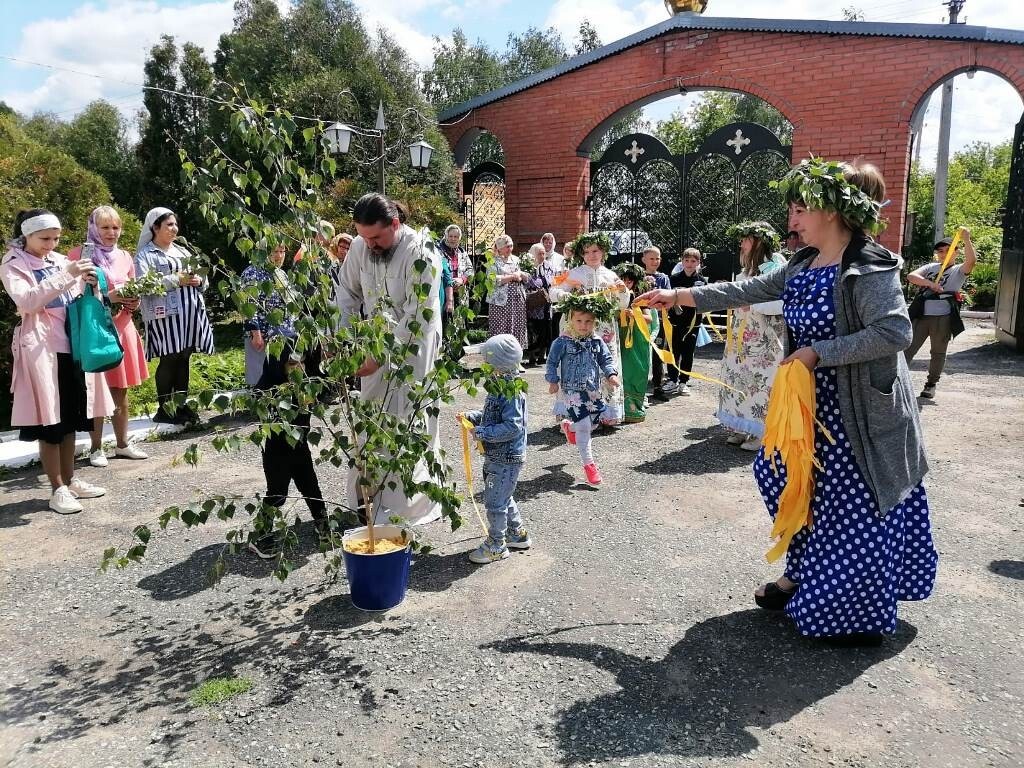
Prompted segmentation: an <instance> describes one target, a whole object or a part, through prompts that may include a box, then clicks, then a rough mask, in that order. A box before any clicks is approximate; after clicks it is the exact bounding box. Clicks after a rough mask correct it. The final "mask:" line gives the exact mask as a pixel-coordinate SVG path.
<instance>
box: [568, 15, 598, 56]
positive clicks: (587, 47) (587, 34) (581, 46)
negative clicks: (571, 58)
mask: <svg viewBox="0 0 1024 768" xmlns="http://www.w3.org/2000/svg"><path fill="white" fill-rule="evenodd" d="M602 45H604V43H602V42H601V37H600V35H598V34H597V30H596V29H594V25H593V24H591V23H590V19H584V20H583V21H581V22H580V28H579V29H578V30H577V31H576V42H575V43H573V52H574V53H575V55H576V56H579V55H580V54H583V53H589V52H590V51H594V50H597V49H598V48H600V47H601V46H602Z"/></svg>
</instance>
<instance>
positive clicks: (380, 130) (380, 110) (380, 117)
mask: <svg viewBox="0 0 1024 768" xmlns="http://www.w3.org/2000/svg"><path fill="white" fill-rule="evenodd" d="M957 1H958V0H954V2H957ZM373 127H374V129H375V130H376V131H377V134H378V135H379V136H380V166H379V170H380V185H379V186H380V193H381V194H382V195H383V194H386V191H385V189H384V177H385V173H386V171H387V157H386V155H387V149H386V148H385V146H384V131H385V130H386V128H387V126H386V125H385V124H384V102H383V101H381V102H378V103H377V122H376V124H375V125H374V126H373ZM943 200H945V193H943Z"/></svg>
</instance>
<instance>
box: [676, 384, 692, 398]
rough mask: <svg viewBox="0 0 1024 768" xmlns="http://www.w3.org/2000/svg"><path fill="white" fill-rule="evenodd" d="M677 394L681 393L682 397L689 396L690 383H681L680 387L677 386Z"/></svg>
mask: <svg viewBox="0 0 1024 768" xmlns="http://www.w3.org/2000/svg"><path fill="white" fill-rule="evenodd" d="M679 394H680V395H682V396H683V397H689V396H690V394H691V393H690V385H689V384H683V385H682V386H681V387H679Z"/></svg>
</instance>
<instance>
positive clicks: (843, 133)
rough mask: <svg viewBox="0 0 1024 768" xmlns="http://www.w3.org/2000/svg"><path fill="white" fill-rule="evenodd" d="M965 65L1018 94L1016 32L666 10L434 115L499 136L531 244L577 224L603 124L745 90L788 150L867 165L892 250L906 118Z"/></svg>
mask: <svg viewBox="0 0 1024 768" xmlns="http://www.w3.org/2000/svg"><path fill="white" fill-rule="evenodd" d="M970 69H978V70H984V71H990V72H994V73H995V74H998V75H1000V76H1002V77H1004V78H1005V79H1006V80H1007V81H1008V82H1010V83H1011V84H1012V85H1013V86H1014V87H1015V88H1016V89H1017V92H1018V93H1019V94H1021V95H1022V97H1024V32H1019V31H1012V30H994V29H989V28H985V27H967V26H952V25H925V24H877V23H865V22H821V21H785V20H758V19H715V18H706V17H701V16H697V17H693V16H676V17H674V18H672V19H669V20H668V21H666V22H663V23H662V24H658V25H656V26H654V27H651V28H650V29H646V30H643V31H642V32H638V33H636V34H635V35H632V36H630V37H628V38H625V39H623V40H620V41H618V42H616V43H612V44H610V45H607V46H605V47H604V48H601V49H598V50H596V51H591V52H590V53H587V54H584V55H582V56H578V57H576V58H574V59H571V60H569V61H567V62H565V63H563V64H562V65H560V66H558V67H555V68H553V69H551V70H546V71H544V72H539V73H537V74H535V75H532V76H531V77H529V78H526V79H525V80H522V81H519V82H518V83H513V84H511V85H508V86H505V87H504V88H501V89H499V90H497V91H493V92H491V93H488V94H483V95H482V96H479V97H477V98H475V99H472V100H471V101H468V102H466V103H464V104H460V105H457V106H455V107H452V108H450V109H448V110H445V111H444V112H443V113H442V114H441V115H440V118H441V122H442V129H443V130H444V132H445V135H446V136H447V138H448V141H449V143H450V144H451V145H452V146H453V147H455V146H458V145H459V144H460V140H462V139H463V137H464V136H465V134H466V132H467V130H474V129H476V130H479V129H481V128H482V129H484V130H487V131H489V132H491V133H494V134H495V135H497V136H500V137H501V141H502V148H503V150H504V153H505V168H506V185H507V187H506V189H507V192H506V194H507V197H506V228H507V229H508V232H509V234H510V235H512V237H513V238H514V239H515V240H516V241H517V242H533V240H535V239H537V238H539V237H540V235H541V234H542V233H543V232H546V231H553V232H554V233H555V236H556V237H557V238H558V239H559V240H560V241H562V240H565V239H567V238H569V237H572V236H574V235H576V234H577V233H578V232H580V231H582V230H584V229H585V228H586V225H587V219H586V212H585V211H584V210H583V203H584V201H585V199H586V195H587V191H588V188H589V177H588V173H589V169H588V159H587V155H588V154H589V149H590V146H589V145H591V144H592V143H593V139H594V137H595V136H596V135H598V132H599V131H600V129H601V127H602V126H603V125H607V124H609V122H610V121H611V120H612V119H613V118H614V117H616V116H618V115H621V114H623V113H624V112H625V111H628V110H629V109H630V108H635V106H636V105H642V104H644V103H651V102H652V101H655V100H657V99H658V98H662V97H664V96H665V95H669V94H671V93H673V92H678V89H679V88H680V87H682V88H686V89H690V90H698V89H709V88H710V89H719V90H732V91H741V92H744V93H750V94H753V95H755V96H758V97H759V98H762V99H764V100H765V101H767V102H769V103H770V104H772V105H773V106H775V107H776V108H777V109H779V111H781V112H782V113H783V114H784V115H785V116H786V117H787V119H789V120H790V122H792V124H793V157H794V158H799V157H803V156H806V155H808V154H810V153H813V154H818V155H824V156H825V157H830V158H837V159H843V158H850V157H858V156H859V157H863V158H864V159H866V160H868V161H869V162H873V163H875V164H876V165H878V167H879V168H880V169H881V170H882V172H883V174H884V175H885V178H886V182H887V185H888V195H889V198H890V199H891V201H892V203H891V205H890V206H889V207H888V208H887V215H888V217H889V220H890V225H889V228H888V230H886V232H885V233H884V234H883V236H882V241H883V242H884V243H885V244H886V245H887V246H889V247H890V248H893V249H894V250H898V249H899V244H900V243H901V242H902V238H903V222H904V218H905V213H906V184H907V175H908V170H909V165H910V121H911V118H912V117H913V114H914V112H915V110H916V109H917V107H918V105H919V103H920V102H921V101H922V100H923V99H924V97H925V96H926V95H927V94H928V93H930V92H931V90H932V89H933V88H934V87H935V86H936V85H937V84H938V83H941V82H942V81H944V80H946V79H947V78H948V77H949V76H951V75H953V74H957V73H958V72H965V71H968V70H970ZM526 115H531V116H539V117H540V119H525V118H524V116H526ZM463 144H464V142H463ZM581 155H582V156H581ZM531 238H532V239H531Z"/></svg>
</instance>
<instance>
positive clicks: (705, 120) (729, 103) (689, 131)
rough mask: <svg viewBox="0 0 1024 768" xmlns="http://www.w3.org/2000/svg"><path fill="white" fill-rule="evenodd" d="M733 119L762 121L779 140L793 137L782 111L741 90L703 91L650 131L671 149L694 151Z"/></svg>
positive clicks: (788, 140)
mask: <svg viewBox="0 0 1024 768" xmlns="http://www.w3.org/2000/svg"><path fill="white" fill-rule="evenodd" d="M734 122H751V123H757V124H759V125H763V126H764V127H765V128H767V129H768V130H770V131H771V132H772V133H774V134H775V135H776V136H778V137H779V140H780V141H781V142H782V143H783V144H789V143H791V142H792V140H793V125H792V123H790V122H789V120H787V119H786V117H785V115H783V114H782V113H781V112H779V111H778V110H777V109H775V107H773V106H772V105H771V104H769V103H768V102H766V101H762V100H761V99H759V98H757V97H756V96H751V95H750V94H745V93H728V92H724V91H705V92H704V93H702V94H700V97H699V98H698V99H696V100H695V101H694V103H693V104H691V105H690V108H689V110H687V111H685V112H684V111H683V110H676V111H675V112H674V113H673V114H672V116H671V117H670V118H669V119H668V120H661V121H659V122H658V124H657V126H655V129H654V133H655V135H656V136H657V137H658V138H659V139H661V140H662V141H663V142H665V144H666V145H667V146H668V148H669V149H671V150H672V151H673V152H675V153H677V154H682V153H686V152H694V151H696V149H697V148H698V147H699V146H700V145H701V142H703V141H704V139H706V138H707V137H708V136H710V135H711V134H712V133H714V132H715V131H716V130H718V129H719V128H722V127H724V126H726V125H728V124H729V123H734Z"/></svg>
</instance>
